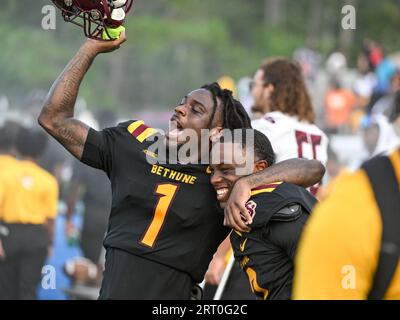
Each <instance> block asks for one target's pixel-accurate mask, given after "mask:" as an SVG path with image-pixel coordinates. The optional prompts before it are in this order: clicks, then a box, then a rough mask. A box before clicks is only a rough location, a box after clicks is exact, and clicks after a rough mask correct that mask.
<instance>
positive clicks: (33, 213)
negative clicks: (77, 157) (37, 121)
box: [0, 128, 58, 300]
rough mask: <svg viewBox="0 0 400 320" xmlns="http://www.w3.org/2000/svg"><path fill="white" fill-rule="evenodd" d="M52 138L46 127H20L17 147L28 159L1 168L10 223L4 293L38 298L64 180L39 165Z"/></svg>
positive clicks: (1, 280)
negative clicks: (40, 158) (40, 128)
mask: <svg viewBox="0 0 400 320" xmlns="http://www.w3.org/2000/svg"><path fill="white" fill-rule="evenodd" d="M46 139H47V138H46V136H45V134H44V133H42V132H39V131H34V130H31V129H27V128H23V129H21V130H19V132H18V136H17V139H16V147H17V151H18V153H19V154H20V156H21V157H22V161H20V162H15V163H14V164H13V165H11V166H9V167H8V168H7V170H2V171H0V208H1V212H0V221H1V223H2V224H3V226H4V227H5V228H6V229H7V236H5V237H3V238H2V244H3V249H4V252H3V259H2V260H0V299H7V300H8V299H18V300H25V299H27V300H32V299H35V298H36V288H37V285H38V284H39V282H40V278H41V270H42V267H43V264H44V262H45V260H46V257H47V256H48V254H51V251H52V250H51V248H52V240H53V230H54V218H55V216H56V214H57V205H58V185H57V181H56V180H55V178H54V177H53V176H52V175H50V174H49V173H48V172H46V171H45V170H43V169H42V168H40V167H39V166H38V165H37V161H38V159H39V157H40V155H41V153H42V152H43V150H44V148H45V145H46Z"/></svg>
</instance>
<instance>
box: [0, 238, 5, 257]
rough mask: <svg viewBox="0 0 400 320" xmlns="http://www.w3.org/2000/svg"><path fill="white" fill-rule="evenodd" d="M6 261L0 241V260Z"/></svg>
mask: <svg viewBox="0 0 400 320" xmlns="http://www.w3.org/2000/svg"><path fill="white" fill-rule="evenodd" d="M5 259H6V252H5V251H4V247H3V243H2V242H1V240H0V260H5Z"/></svg>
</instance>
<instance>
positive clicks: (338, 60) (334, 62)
mask: <svg viewBox="0 0 400 320" xmlns="http://www.w3.org/2000/svg"><path fill="white" fill-rule="evenodd" d="M325 66H326V70H327V71H328V73H329V74H330V75H331V76H336V75H338V74H339V73H340V72H341V71H343V70H345V69H347V59H346V56H345V55H344V54H343V52H341V51H340V50H335V51H334V52H332V53H331V54H330V55H329V57H328V59H327V60H326V63H325Z"/></svg>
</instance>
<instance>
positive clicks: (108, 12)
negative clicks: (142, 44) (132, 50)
mask: <svg viewBox="0 0 400 320" xmlns="http://www.w3.org/2000/svg"><path fill="white" fill-rule="evenodd" d="M52 1H53V3H54V4H55V6H56V7H57V8H59V9H60V10H61V13H62V16H63V18H64V20H65V21H67V22H71V23H73V24H76V25H77V26H79V27H81V28H83V31H84V33H85V36H86V37H88V38H92V39H101V34H102V32H103V30H104V31H105V32H106V33H107V35H108V36H109V38H111V37H110V35H109V34H108V31H107V28H116V27H119V26H121V25H122V24H123V23H124V20H125V17H126V14H127V13H128V12H129V11H130V10H131V9H132V5H133V1H134V0H52Z"/></svg>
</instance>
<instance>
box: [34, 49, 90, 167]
mask: <svg viewBox="0 0 400 320" xmlns="http://www.w3.org/2000/svg"><path fill="white" fill-rule="evenodd" d="M94 58H95V54H93V53H91V52H90V50H89V49H88V48H87V47H86V46H85V45H84V46H83V47H82V48H81V50H79V52H78V53H77V54H76V55H75V57H74V58H73V59H72V60H71V62H70V63H69V64H68V65H67V67H66V68H65V69H64V71H63V72H62V74H61V75H60V76H59V78H58V79H57V80H56V81H55V82H54V84H53V86H52V88H51V89H50V92H49V94H48V96H47V98H46V101H45V103H44V106H43V108H42V112H41V114H40V116H39V123H40V124H41V125H42V126H43V127H44V129H45V130H46V131H47V132H48V133H50V134H51V135H52V136H53V137H54V138H55V139H57V140H58V141H59V142H60V143H61V144H62V145H63V146H64V147H65V148H66V149H67V150H68V151H69V152H71V153H72V154H73V155H74V156H75V157H77V158H78V159H81V157H82V153H83V147H84V145H85V142H86V138H87V134H88V132H89V127H88V126H87V125H85V124H84V123H82V122H81V121H79V120H76V119H74V118H73V116H74V107H75V102H76V99H77V96H78V92H79V87H80V84H81V82H82V80H83V78H84V76H85V74H86V73H87V71H88V70H89V68H90V66H91V64H92V62H93V60H94Z"/></svg>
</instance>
